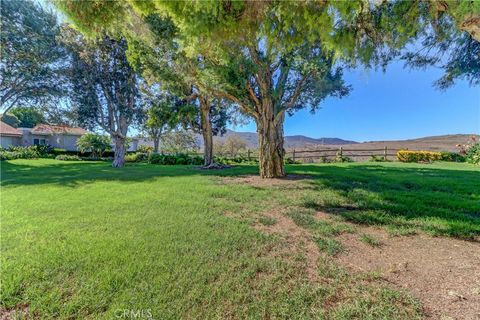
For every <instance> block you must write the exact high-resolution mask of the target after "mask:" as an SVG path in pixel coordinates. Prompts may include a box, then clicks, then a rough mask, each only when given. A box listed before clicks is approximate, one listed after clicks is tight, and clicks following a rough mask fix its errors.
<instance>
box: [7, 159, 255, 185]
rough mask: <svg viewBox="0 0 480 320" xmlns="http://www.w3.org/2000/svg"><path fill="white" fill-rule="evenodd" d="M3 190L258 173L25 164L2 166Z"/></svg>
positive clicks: (242, 169) (104, 164)
mask: <svg viewBox="0 0 480 320" xmlns="http://www.w3.org/2000/svg"><path fill="white" fill-rule="evenodd" d="M0 165H1V176H2V179H1V184H2V186H4V187H6V186H15V185H36V184H40V185H41V184H60V185H66V186H72V187H74V186H76V185H79V184H85V183H91V182H95V181H125V182H128V181H131V182H140V181H147V180H152V179H156V178H160V177H181V176H192V175H198V176H200V175H203V176H213V175H217V176H229V175H242V174H252V173H256V172H257V168H256V167H254V166H239V167H232V168H228V169H222V170H200V169H199V168H198V167H195V166H162V165H149V164H143V163H136V164H127V165H126V166H125V167H124V168H113V167H112V166H111V163H110V162H93V161H92V162H90V161H88V162H87V161H85V162H62V163H59V162H57V161H51V160H43V159H41V160H21V161H13V162H8V161H5V162H2V163H1V164H0Z"/></svg>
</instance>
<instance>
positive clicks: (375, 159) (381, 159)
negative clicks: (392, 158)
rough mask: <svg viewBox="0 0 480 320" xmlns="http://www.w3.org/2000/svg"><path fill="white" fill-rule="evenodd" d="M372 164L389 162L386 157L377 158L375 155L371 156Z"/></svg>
mask: <svg viewBox="0 0 480 320" xmlns="http://www.w3.org/2000/svg"><path fill="white" fill-rule="evenodd" d="M369 161H370V162H387V161H388V160H385V157H384V156H375V155H372V156H370V160H369Z"/></svg>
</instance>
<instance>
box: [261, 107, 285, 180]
mask: <svg viewBox="0 0 480 320" xmlns="http://www.w3.org/2000/svg"><path fill="white" fill-rule="evenodd" d="M261 111H262V112H261V113H260V117H259V119H257V133H258V148H259V165H260V177H261V178H280V177H283V176H285V166H284V163H283V158H284V156H285V150H284V149H283V142H284V138H283V121H284V120H285V115H284V114H283V113H282V114H278V115H277V116H276V117H275V113H274V108H273V106H272V105H264V106H262V108H261Z"/></svg>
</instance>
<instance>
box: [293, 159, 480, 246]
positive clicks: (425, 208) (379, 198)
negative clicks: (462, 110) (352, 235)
mask: <svg viewBox="0 0 480 320" xmlns="http://www.w3.org/2000/svg"><path fill="white" fill-rule="evenodd" d="M466 169H467V168H466ZM295 172H305V173H308V174H309V175H311V176H313V177H314V179H313V181H312V182H311V184H310V187H311V189H312V190H313V191H315V192H313V193H309V194H308V195H306V196H305V197H304V198H303V206H304V207H306V208H313V209H316V210H319V211H324V212H327V213H330V214H336V215H340V216H342V217H344V218H345V219H346V220H349V221H351V222H355V223H359V224H365V225H385V226H388V227H389V228H390V230H391V231H392V232H393V233H399V234H408V233H414V232H415V231H416V230H422V231H425V232H427V233H430V234H432V235H448V236H453V237H457V238H462V239H467V240H478V237H480V172H479V171H475V170H468V169H467V170H452V169H447V168H439V167H433V166H432V167H430V168H429V167H427V166H408V165H404V166H403V165H402V164H396V165H388V166H384V165H370V164H365V165H352V166H335V165H330V166H302V168H301V169H299V170H298V171H295ZM325 190H328V191H329V192H330V194H329V196H321V192H322V191H325ZM319 195H320V196H319Z"/></svg>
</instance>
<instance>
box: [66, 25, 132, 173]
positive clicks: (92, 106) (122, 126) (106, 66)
mask: <svg viewBox="0 0 480 320" xmlns="http://www.w3.org/2000/svg"><path fill="white" fill-rule="evenodd" d="M62 37H63V42H64V43H65V45H66V46H67V47H68V48H69V50H70V56H71V66H72V67H71V73H70V75H69V77H70V80H71V84H72V86H71V95H70V97H71V100H72V105H73V107H74V109H75V112H76V113H77V115H78V121H79V122H80V123H81V124H83V125H84V126H86V127H89V128H100V129H102V130H104V131H105V132H107V133H108V134H109V135H110V137H111V138H112V140H113V143H114V146H115V150H114V151H115V156H114V161H113V166H114V167H122V166H124V163H125V159H124V156H125V146H126V141H127V133H128V129H129V127H130V125H132V124H133V123H134V122H135V121H136V120H138V118H139V116H140V115H141V107H140V105H139V101H138V94H139V93H138V86H137V74H136V73H135V71H134V69H133V68H132V67H131V65H130V64H129V62H128V60H127V56H126V50H127V42H126V41H125V40H124V39H113V38H111V37H109V36H107V35H103V36H102V37H100V38H98V39H97V40H96V41H88V40H87V39H85V38H83V37H82V36H81V35H80V34H79V33H77V32H76V31H75V30H73V29H71V28H68V27H66V28H64V30H63V32H62Z"/></svg>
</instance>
